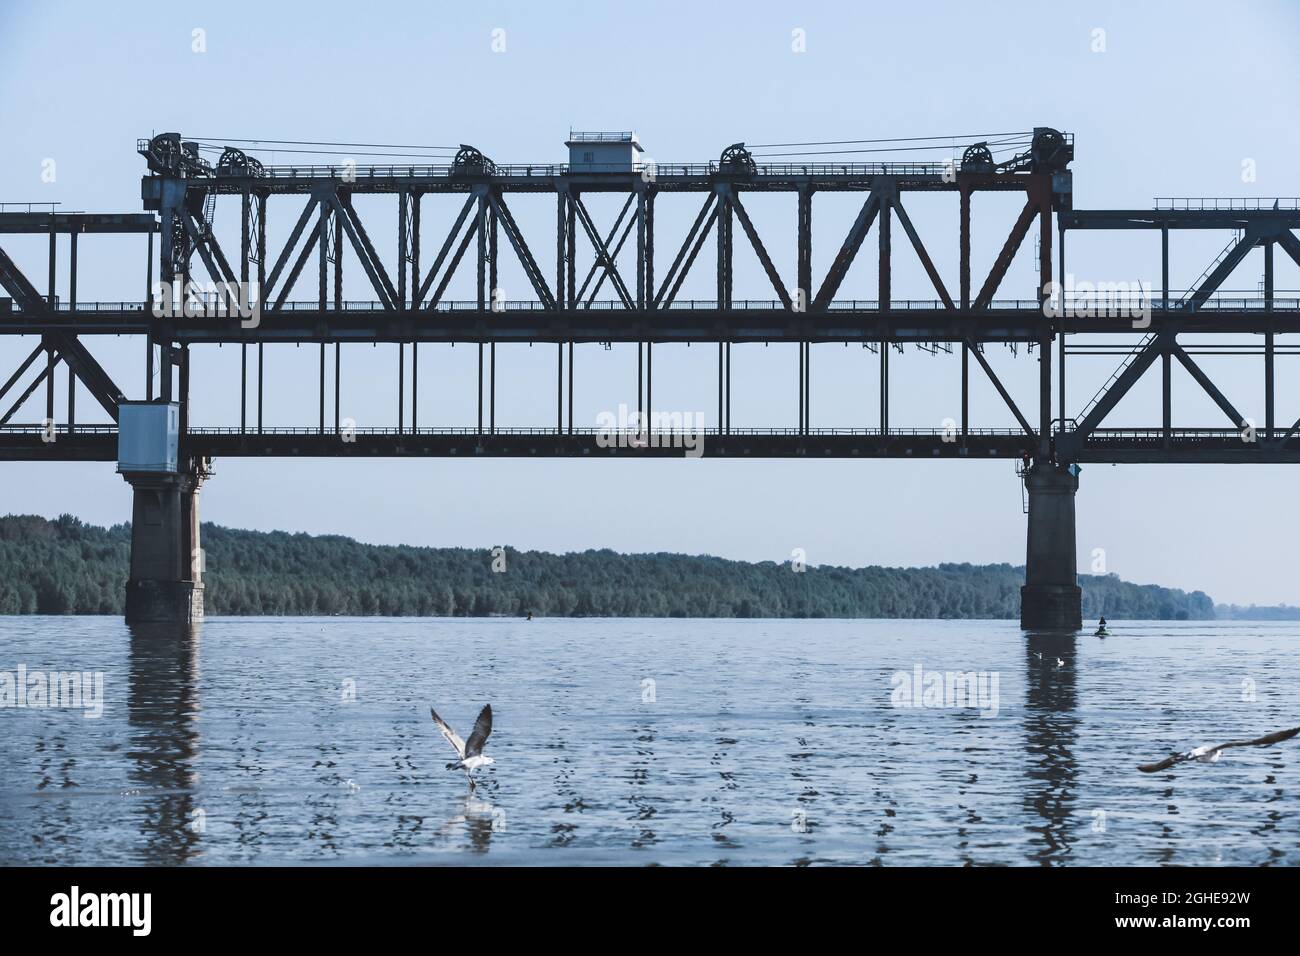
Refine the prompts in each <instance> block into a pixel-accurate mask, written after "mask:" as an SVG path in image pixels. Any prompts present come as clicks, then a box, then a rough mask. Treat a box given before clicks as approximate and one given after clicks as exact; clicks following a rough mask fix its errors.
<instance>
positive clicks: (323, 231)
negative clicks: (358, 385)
mask: <svg viewBox="0 0 1300 956" xmlns="http://www.w3.org/2000/svg"><path fill="white" fill-rule="evenodd" d="M318 232H319V238H318V240H317V241H318V244H319V246H320V264H319V275H318V276H317V289H316V292H317V303H316V306H317V308H318V309H320V311H321V312H322V313H324V312H325V310H326V309H327V308H328V307H329V269H330V257H329V246H330V243H329V235H330V206H329V204H328V203H321V204H320V219H319V222H318ZM334 254H335V256H336V257H337V255H338V250H337V249H336V250H335V253H334ZM317 385H318V386H319V398H318V401H319V405H320V424H319V426H318V432H319V434H321V435H324V434H325V343H324V342H321V344H320V375H319V376H318V380H317Z"/></svg>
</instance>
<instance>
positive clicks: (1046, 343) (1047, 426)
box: [1030, 173, 1064, 459]
mask: <svg viewBox="0 0 1300 956" xmlns="http://www.w3.org/2000/svg"><path fill="white" fill-rule="evenodd" d="M1030 189H1031V190H1032V194H1033V195H1034V196H1036V197H1037V200H1038V297H1037V298H1038V308H1039V312H1040V314H1041V313H1042V311H1043V301H1044V296H1046V294H1047V286H1048V284H1049V283H1050V282H1051V281H1052V201H1051V195H1052V193H1051V178H1050V174H1049V173H1043V174H1041V175H1039V176H1038V177H1037V178H1036V180H1035V182H1034V183H1033V184H1031V186H1030ZM1038 361H1039V368H1038V375H1039V377H1038V454H1039V455H1040V456H1041V457H1042V458H1044V459H1047V458H1049V457H1050V456H1051V454H1052V330H1051V326H1050V325H1048V326H1047V328H1046V329H1045V331H1044V333H1043V334H1042V335H1041V336H1040V337H1039V340H1038ZM1062 414H1064V409H1062Z"/></svg>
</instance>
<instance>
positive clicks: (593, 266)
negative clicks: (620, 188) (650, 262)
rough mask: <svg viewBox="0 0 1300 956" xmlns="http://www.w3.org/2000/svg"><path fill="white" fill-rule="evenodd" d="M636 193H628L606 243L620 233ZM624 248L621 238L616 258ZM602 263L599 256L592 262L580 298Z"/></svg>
mask: <svg viewBox="0 0 1300 956" xmlns="http://www.w3.org/2000/svg"><path fill="white" fill-rule="evenodd" d="M636 195H637V194H636V193H634V192H633V193H628V194H627V202H625V203H623V208H622V209H620V210H619V213H618V218H617V219H615V220H614V225H612V226H610V227H609V234H608V235H606V236H605V245H607V246H608V245H609V244H610V243H611V242H613V241H614V236H615V235H616V234H617V233H618V227H619V226H620V225H622V223H623V217H624V216H626V215H627V211H628V210H629V209H631V208H632V200H634V199H636ZM631 221H635V217H634V218H633V220H630V222H631ZM623 235H624V236H626V235H627V233H626V232H624V233H623ZM622 248H623V241H622V240H621V239H620V240H619V243H618V245H617V246H616V247H615V249H614V258H616V259H617V258H618V251H619V249H622ZM600 265H601V263H600V259H599V258H597V259H596V261H595V262H593V263H592V264H591V268H590V269H588V270H587V277H586V278H585V279H583V280H582V287H581V288H580V289H578V298H579V299H581V298H583V296H585V295H586V294H587V286H589V285H590V284H591V280H592V279H594V278H595V277H596V272H597V271H598V270H599V269H600ZM606 275H608V273H606ZM601 281H602V282H603V281H604V276H602V277H601ZM596 288H597V289H599V288H600V283H597V286H596Z"/></svg>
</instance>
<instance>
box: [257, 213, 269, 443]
mask: <svg viewBox="0 0 1300 956" xmlns="http://www.w3.org/2000/svg"><path fill="white" fill-rule="evenodd" d="M266 195H267V194H266V193H260V194H259V195H258V197H257V295H258V299H259V301H260V300H261V297H262V295H263V291H262V290H264V289H265V288H266ZM265 358H266V355H265V351H264V344H263V343H262V342H258V343H257V433H258V434H259V435H260V434H261V433H262V397H263V392H262V381H263V369H264V365H265Z"/></svg>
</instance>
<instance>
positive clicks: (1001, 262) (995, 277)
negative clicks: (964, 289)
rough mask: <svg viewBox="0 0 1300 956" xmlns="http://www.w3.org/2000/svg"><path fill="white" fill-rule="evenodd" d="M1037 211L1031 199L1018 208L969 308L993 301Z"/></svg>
mask: <svg viewBox="0 0 1300 956" xmlns="http://www.w3.org/2000/svg"><path fill="white" fill-rule="evenodd" d="M1038 212H1039V209H1038V203H1037V202H1035V201H1034V200H1033V199H1028V200H1026V201H1025V208H1024V209H1022V210H1020V215H1019V216H1018V217H1016V223H1015V225H1014V226H1012V227H1011V233H1010V235H1008V236H1007V241H1006V242H1005V243H1003V245H1002V251H1001V252H999V253H998V257H997V259H995V260H994V261H993V268H991V269H990V270H989V277H988V278H987V279H985V280H984V286H983V288H981V289H980V291H979V295H977V296H975V301H974V302H973V303H972V304H971V308H973V309H985V308H988V305H989V303H990V302H992V301H993V295H994V293H996V292H997V291H998V286H1000V285H1001V284H1002V278H1003V277H1004V276H1005V275H1006V274H1007V269H1008V268H1009V267H1010V266H1011V260H1012V259H1014V258H1015V255H1016V250H1017V249H1019V248H1020V244H1021V243H1022V242H1024V241H1025V236H1026V235H1028V234H1029V226H1030V224H1031V223H1033V221H1034V216H1036V215H1037V214H1038Z"/></svg>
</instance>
